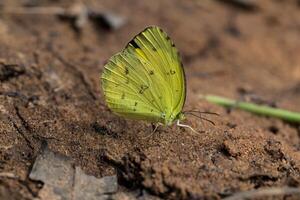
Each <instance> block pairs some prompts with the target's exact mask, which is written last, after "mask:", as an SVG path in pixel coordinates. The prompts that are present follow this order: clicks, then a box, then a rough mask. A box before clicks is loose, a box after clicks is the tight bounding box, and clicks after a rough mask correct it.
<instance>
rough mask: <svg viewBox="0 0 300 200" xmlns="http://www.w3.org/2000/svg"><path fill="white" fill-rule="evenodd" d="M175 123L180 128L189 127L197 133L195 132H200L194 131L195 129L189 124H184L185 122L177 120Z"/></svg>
mask: <svg viewBox="0 0 300 200" xmlns="http://www.w3.org/2000/svg"><path fill="white" fill-rule="evenodd" d="M176 125H177V126H179V127H182V128H189V129H191V130H192V132H194V133H197V134H200V133H199V132H197V131H195V129H193V128H192V127H191V126H189V125H186V124H180V121H179V120H177V123H176Z"/></svg>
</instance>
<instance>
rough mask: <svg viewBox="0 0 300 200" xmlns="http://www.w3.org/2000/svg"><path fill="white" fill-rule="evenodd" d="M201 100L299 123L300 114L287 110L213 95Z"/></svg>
mask: <svg viewBox="0 0 300 200" xmlns="http://www.w3.org/2000/svg"><path fill="white" fill-rule="evenodd" d="M202 98H204V99H205V100H207V101H209V102H212V103H215V104H218V105H222V106H225V107H233V108H239V109H242V110H246V111H249V112H252V113H255V114H259V115H264V116H269V117H276V118H280V119H282V120H285V121H288V122H293V123H300V113H297V112H291V111H288V110H284V109H279V108H273V107H269V106H263V105H257V104H254V103H248V102H240V101H235V100H232V99H228V98H224V97H220V96H214V95H206V96H203V97H202Z"/></svg>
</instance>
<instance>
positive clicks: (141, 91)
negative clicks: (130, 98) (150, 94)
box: [139, 85, 149, 94]
mask: <svg viewBox="0 0 300 200" xmlns="http://www.w3.org/2000/svg"><path fill="white" fill-rule="evenodd" d="M148 88H149V87H148V86H147V85H141V88H140V90H139V93H140V94H143V93H144V92H145V90H147V89H148Z"/></svg>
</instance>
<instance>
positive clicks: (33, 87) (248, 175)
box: [0, 0, 300, 199]
mask: <svg viewBox="0 0 300 200" xmlns="http://www.w3.org/2000/svg"><path fill="white" fill-rule="evenodd" d="M74 2H75V1H74ZM228 2H230V1H211V0H205V1H202V0H201V1H200V0H198V1H197V0H193V1H178V0H176V1H171V0H163V1H154V0H152V1H132V0H126V1H124V0H119V1H103V2H102V1H93V0H88V1H85V3H86V5H88V6H90V7H92V8H94V9H97V10H100V11H101V12H112V13H115V14H118V15H119V16H122V17H123V18H124V19H126V21H127V23H126V24H125V25H123V26H122V27H120V28H118V29H116V30H112V29H110V30H109V29H107V27H106V26H103V24H102V25H100V24H95V23H93V22H90V21H88V22H86V24H85V26H84V27H83V28H82V29H81V30H80V31H79V32H78V30H77V29H74V28H72V26H71V21H72V20H70V19H66V20H65V19H62V18H59V17H57V16H56V15H53V14H49V13H48V14H39V15H34V14H20V13H13V11H12V10H14V9H15V8H17V7H18V8H20V7H21V8H23V9H25V10H26V9H27V8H29V7H28V6H59V7H63V8H67V7H70V6H71V4H70V2H69V1H63V0H60V1H50V0H49V1H46V0H43V1H22V3H20V2H19V1H11V0H7V1H3V3H0V5H1V8H0V9H1V10H0V119H1V120H0V133H1V134H0V172H1V176H0V195H1V196H0V197H1V198H4V199H5V198H8V197H10V198H14V199H32V198H34V197H37V196H38V192H39V190H40V189H41V187H43V185H42V184H41V183H40V182H35V181H32V180H31V179H30V178H29V173H30V171H31V168H32V165H33V163H34V161H35V159H36V157H37V156H38V153H39V151H40V149H41V146H42V143H44V142H47V143H48V146H49V148H50V149H51V150H52V151H54V152H57V153H60V154H62V155H64V156H67V157H69V158H70V159H71V160H72V161H73V162H74V163H75V164H76V165H77V166H79V167H81V169H82V170H83V171H84V172H85V173H87V174H90V175H93V176H96V177H102V176H106V175H114V174H118V177H119V183H120V184H121V185H122V186H125V187H127V189H132V190H133V189H134V190H136V189H139V190H143V189H146V190H147V191H148V192H150V193H151V194H154V195H157V196H159V197H163V198H168V199H179V198H180V199H191V198H195V199H198V198H204V197H206V198H208V199H221V198H224V197H227V196H230V195H232V194H234V193H235V192H238V191H246V190H250V189H257V188H262V187H268V186H279V187H283V186H290V187H299V185H300V129H299V126H298V125H293V124H288V123H285V122H282V121H280V120H276V119H271V118H264V117H258V116H254V115H252V114H249V113H245V112H242V111H238V110H235V109H231V110H226V109H224V108H221V107H219V106H215V105H212V104H209V103H207V102H205V101H203V100H201V99H200V98H199V95H201V94H207V93H210V94H217V95H223V96H226V97H232V98H235V99H245V100H248V101H256V102H263V103H266V104H270V105H273V106H274V105H275V106H277V107H281V108H286V109H290V110H294V111H298V112H300V106H299V99H300V57H299V52H300V40H299V34H300V12H299V11H300V7H299V3H298V1H296V0H294V1H293V0H290V1H276V0H273V1H251V3H249V4H248V3H247V4H242V5H240V3H234V4H232V3H228ZM249 2H250V1H249ZM5 11H7V12H5ZM8 12H9V13H8ZM14 12H16V10H14ZM153 24H155V25H159V26H160V27H162V28H163V29H164V30H165V31H166V32H168V34H169V35H170V37H171V38H172V40H173V41H174V43H175V44H176V46H177V48H178V49H179V51H180V52H181V55H182V58H183V63H184V66H185V72H186V78H187V90H188V94H187V102H186V104H185V109H186V110H188V109H200V110H203V111H211V112H217V113H219V114H220V117H216V116H208V118H209V119H211V120H213V121H214V122H215V124H216V125H215V126H213V125H211V124H209V123H207V122H205V121H200V120H198V119H197V118H193V117H188V119H187V120H186V121H185V123H187V124H190V125H192V126H193V127H194V128H195V129H197V130H198V131H200V132H201V134H193V133H191V132H190V131H189V130H186V129H181V128H179V127H176V126H172V127H159V129H158V130H157V131H156V133H155V134H153V135H152V136H150V137H147V136H149V134H150V133H151V131H152V126H151V124H147V123H144V122H140V121H130V120H126V119H123V118H119V117H117V116H116V115H114V114H113V113H111V112H110V111H109V110H108V109H107V107H106V106H105V103H104V99H103V97H102V93H101V86H100V84H99V76H100V73H101V71H102V68H103V64H104V63H105V61H106V60H107V59H108V58H109V57H110V56H111V55H113V54H114V53H116V52H118V51H120V50H121V49H122V48H123V47H124V46H125V45H126V43H127V42H128V41H129V40H130V39H131V38H132V37H133V36H134V35H136V34H137V33H138V32H139V31H141V30H143V29H144V28H145V27H146V26H148V25H153ZM76 30H77V31H76ZM277 198H278V199H283V198H284V197H283V196H277Z"/></svg>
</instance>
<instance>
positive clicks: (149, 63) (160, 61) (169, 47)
mask: <svg viewBox="0 0 300 200" xmlns="http://www.w3.org/2000/svg"><path fill="white" fill-rule="evenodd" d="M101 81H102V88H103V91H104V96H105V100H106V103H107V105H108V107H109V108H110V109H111V110H112V111H113V112H115V113H117V114H118V115H121V116H123V117H128V118H132V119H139V120H146V121H149V122H159V123H162V124H164V125H171V124H172V123H173V122H174V121H177V125H178V126H182V127H189V126H187V125H184V124H180V123H179V121H180V120H182V119H184V114H183V112H182V108H183V105H184V102H185V98H186V81H185V74H184V69H183V65H182V63H181V60H180V56H179V52H178V50H177V49H176V47H175V45H174V43H173V42H172V41H171V40H170V38H169V36H168V35H167V34H166V33H165V32H164V31H163V30H162V29H161V28H159V27H156V26H151V27H148V28H146V29H145V30H144V31H142V32H141V33H139V34H138V35H137V36H135V37H134V38H133V39H132V40H131V41H130V42H129V43H128V44H127V46H126V47H125V49H124V50H123V51H121V52H119V53H117V54H116V55H114V56H112V58H110V60H109V61H108V63H107V64H106V65H105V66H104V70H103V73H102V76H101ZM189 128H191V127H189Z"/></svg>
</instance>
